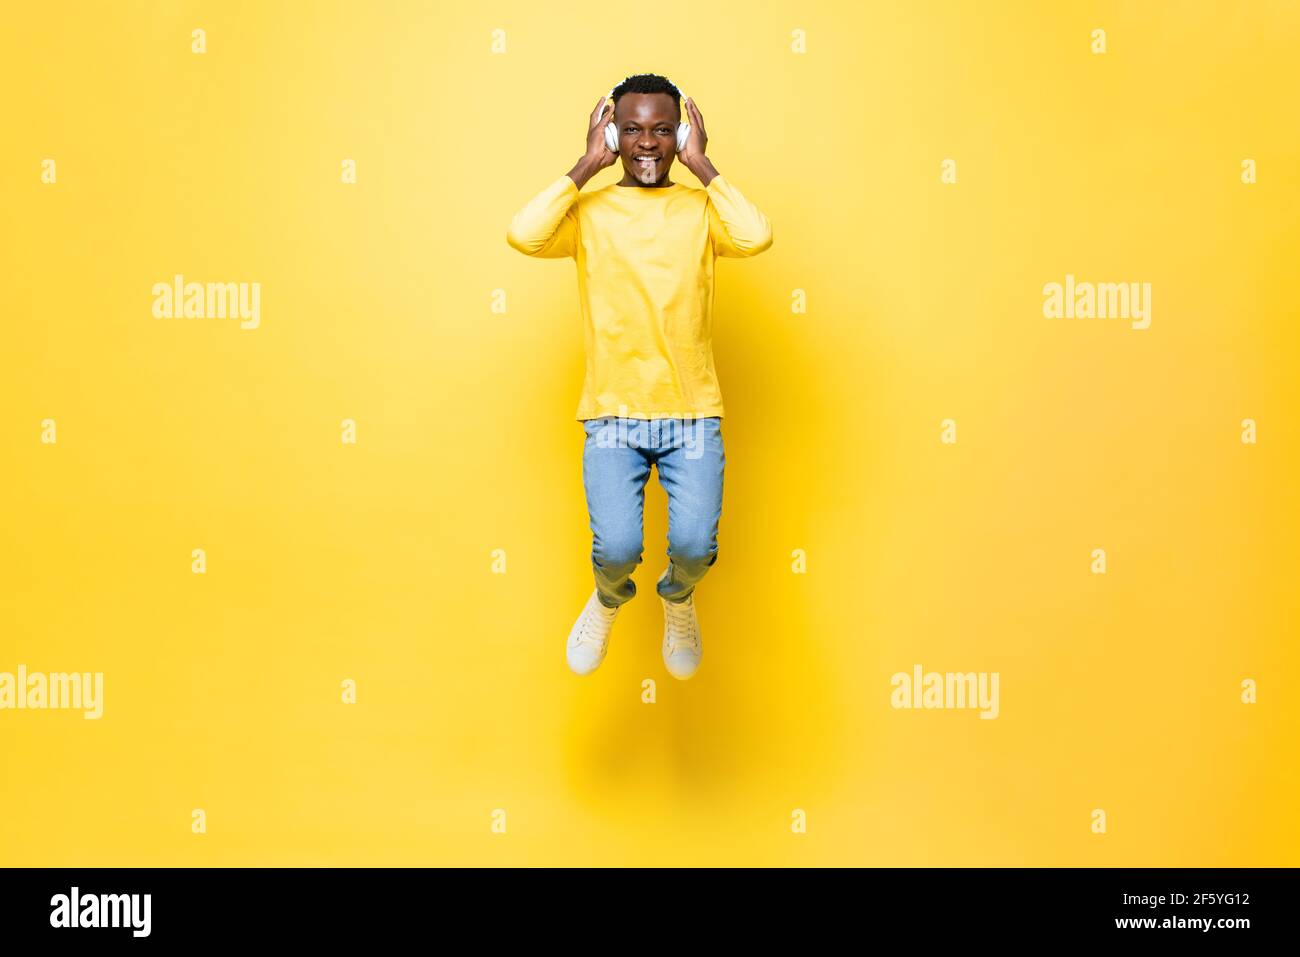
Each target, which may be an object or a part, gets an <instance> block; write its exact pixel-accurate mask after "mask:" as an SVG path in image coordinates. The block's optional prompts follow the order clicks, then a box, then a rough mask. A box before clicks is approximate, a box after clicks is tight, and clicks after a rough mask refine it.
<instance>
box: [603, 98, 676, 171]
mask: <svg viewBox="0 0 1300 957" xmlns="http://www.w3.org/2000/svg"><path fill="white" fill-rule="evenodd" d="M680 120H681V113H680V112H679V110H678V108H677V100H676V99H675V98H674V97H671V96H669V95H668V94H667V93H624V94H623V95H622V96H620V97H619V98H618V103H616V104H615V105H614V128H615V129H616V130H617V131H618V155H619V158H620V159H622V161H623V169H624V171H625V172H626V173H627V175H628V176H630V177H631V178H632V179H634V180H636V181H637V182H639V183H641V184H643V185H645V186H653V185H654V184H655V183H657V182H659V181H660V180H662V179H663V178H664V177H666V176H667V175H668V168H669V167H670V166H672V165H673V158H674V157H675V156H676V155H677V124H678V123H679V122H680ZM642 156H646V157H652V158H653V162H646V161H641V160H639V159H638V157H642Z"/></svg>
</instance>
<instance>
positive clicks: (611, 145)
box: [605, 74, 691, 153]
mask: <svg viewBox="0 0 1300 957" xmlns="http://www.w3.org/2000/svg"><path fill="white" fill-rule="evenodd" d="M642 75H644V74H633V76H642ZM630 79H632V77H630V76H628V77H624V78H623V82H627V81H628V80H630ZM619 85H620V86H622V83H620V84H619ZM674 89H677V88H676V87H674ZM677 95H678V96H679V97H681V101H682V113H683V114H685V113H686V94H684V93H683V92H682V91H681V90H680V89H678V90H677ZM605 99H607V100H609V101H610V102H611V103H612V102H614V90H610V91H609V92H608V93H606V94H605ZM690 135H691V124H689V123H687V122H686V121H685V120H683V121H682V122H680V123H678V124H677V152H679V153H680V152H681V151H682V150H684V149H686V139H687V137H689V136H690ZM605 146H606V148H607V149H608V150H609V151H610V152H611V153H617V152H618V130H617V129H616V128H615V126H614V118H613V114H611V115H610V120H609V122H608V123H606V124H605Z"/></svg>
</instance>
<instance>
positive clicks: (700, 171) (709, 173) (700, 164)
mask: <svg viewBox="0 0 1300 957" xmlns="http://www.w3.org/2000/svg"><path fill="white" fill-rule="evenodd" d="M683 162H685V161H683ZM685 165H686V168H687V169H688V170H690V171H691V172H692V173H694V174H695V175H696V176H698V177H699V180H700V182H701V183H702V184H703V185H705V186H708V185H709V183H711V182H713V180H714V178H715V177H716V176H717V175H718V170H717V168H716V167H715V166H714V165H713V161H712V160H710V159H709V158H708V157H707V156H701V157H700V158H699V159H697V160H692V161H691V162H689V163H686V164H685Z"/></svg>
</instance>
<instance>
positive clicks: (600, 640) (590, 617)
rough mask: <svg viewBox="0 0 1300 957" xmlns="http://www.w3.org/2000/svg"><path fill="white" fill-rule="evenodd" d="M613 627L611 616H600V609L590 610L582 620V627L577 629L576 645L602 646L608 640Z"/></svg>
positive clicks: (607, 614) (612, 617)
mask: <svg viewBox="0 0 1300 957" xmlns="http://www.w3.org/2000/svg"><path fill="white" fill-rule="evenodd" d="M613 627H614V616H613V615H612V614H609V613H606V614H601V609H599V608H592V609H590V610H589V611H588V612H587V614H586V615H584V616H583V618H582V627H581V628H580V629H578V644H591V645H602V644H604V643H605V641H606V640H607V639H608V638H609V632H610V629H612V628H613Z"/></svg>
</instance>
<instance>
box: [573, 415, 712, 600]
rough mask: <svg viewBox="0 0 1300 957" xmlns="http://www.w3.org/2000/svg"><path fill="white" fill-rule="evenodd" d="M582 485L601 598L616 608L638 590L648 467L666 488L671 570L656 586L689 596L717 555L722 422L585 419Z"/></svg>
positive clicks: (673, 596)
mask: <svg viewBox="0 0 1300 957" xmlns="http://www.w3.org/2000/svg"><path fill="white" fill-rule="evenodd" d="M582 427H583V429H584V431H585V432H586V433H587V439H586V445H585V447H584V448H583V452H582V482H583V485H584V486H585V488H586V490H587V511H588V513H589V515H590V518H591V535H592V544H591V565H592V569H593V571H594V573H595V576H596V593H597V595H598V597H599V599H600V601H601V602H602V603H603V604H605V605H608V606H610V607H617V606H619V605H621V604H623V603H624V602H626V601H630V600H631V598H632V596H634V595H635V594H636V584H635V583H634V582H633V581H632V572H633V570H634V569H635V568H636V566H637V565H639V564H640V563H641V552H642V546H643V536H644V532H643V526H642V518H643V515H644V510H645V483H646V481H647V480H648V479H649V478H650V466H651V465H654V466H655V467H656V468H657V469H658V470H659V484H660V485H662V486H663V488H664V491H665V492H667V493H668V567H667V568H666V569H665V570H664V573H663V575H661V576H660V578H659V581H658V583H657V584H656V586H655V587H656V589H657V590H658V592H659V594H660V595H661V596H662V597H663V598H666V599H667V600H668V601H685V600H686V599H687V598H689V597H690V595H691V593H692V592H693V591H694V590H695V585H696V584H697V583H698V582H699V580H700V579H701V578H703V577H704V574H705V572H707V571H708V570H709V568H710V566H712V565H713V563H714V562H716V561H717V560H718V522H719V519H720V518H721V517H722V473H723V468H724V466H725V464H726V456H725V455H724V454H723V449H722V419H721V418H719V417H717V416H713V417H711V418H698V419H653V420H651V419H630V418H620V417H618V416H605V417H603V418H599V419H586V420H585V421H584V422H583V423H582Z"/></svg>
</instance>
